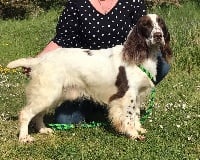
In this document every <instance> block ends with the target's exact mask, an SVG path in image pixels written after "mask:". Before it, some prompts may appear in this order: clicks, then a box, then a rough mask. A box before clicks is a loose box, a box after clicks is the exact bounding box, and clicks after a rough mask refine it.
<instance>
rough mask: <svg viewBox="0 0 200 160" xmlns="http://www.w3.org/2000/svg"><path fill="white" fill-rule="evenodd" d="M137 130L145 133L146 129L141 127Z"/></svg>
mask: <svg viewBox="0 0 200 160" xmlns="http://www.w3.org/2000/svg"><path fill="white" fill-rule="evenodd" d="M138 132H140V133H141V134H145V133H147V130H146V129H144V128H142V127H141V128H140V129H139V130H138Z"/></svg>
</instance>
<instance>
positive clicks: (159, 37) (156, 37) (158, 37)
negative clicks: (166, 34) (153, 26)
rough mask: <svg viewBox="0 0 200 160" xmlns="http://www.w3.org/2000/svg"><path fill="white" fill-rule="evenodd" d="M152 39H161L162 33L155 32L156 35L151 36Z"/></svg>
mask: <svg viewBox="0 0 200 160" xmlns="http://www.w3.org/2000/svg"><path fill="white" fill-rule="evenodd" d="M153 38H155V39H158V40H159V39H161V38H162V33H161V32H156V33H154V34H153Z"/></svg>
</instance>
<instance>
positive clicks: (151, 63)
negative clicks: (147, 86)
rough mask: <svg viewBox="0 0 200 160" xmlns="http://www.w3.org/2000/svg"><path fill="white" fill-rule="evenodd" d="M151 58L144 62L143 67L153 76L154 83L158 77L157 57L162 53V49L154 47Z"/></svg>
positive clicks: (151, 50)
mask: <svg viewBox="0 0 200 160" xmlns="http://www.w3.org/2000/svg"><path fill="white" fill-rule="evenodd" d="M149 52H150V54H149V57H148V58H147V59H146V60H144V62H142V64H141V65H142V66H143V67H144V68H146V69H147V70H148V71H149V72H150V73H151V74H152V75H153V76H154V81H156V75H157V61H158V60H157V59H158V58H157V57H158V54H159V52H160V47H153V48H151V49H150V51H149Z"/></svg>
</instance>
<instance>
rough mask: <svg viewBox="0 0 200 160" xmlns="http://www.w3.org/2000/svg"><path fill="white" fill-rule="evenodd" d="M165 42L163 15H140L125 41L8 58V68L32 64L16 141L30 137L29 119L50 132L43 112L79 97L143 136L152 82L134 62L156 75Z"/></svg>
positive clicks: (167, 51)
mask: <svg viewBox="0 0 200 160" xmlns="http://www.w3.org/2000/svg"><path fill="white" fill-rule="evenodd" d="M169 42H170V34H169V32H168V30H167V27H166V25H165V22H164V21H163V19H162V18H160V17H159V16H157V15H155V14H148V15H146V16H143V17H141V18H140V19H139V21H138V22H137V24H136V26H134V28H133V29H132V30H131V32H130V33H129V35H128V37H127V40H126V42H125V43H124V45H118V46H115V47H113V48H109V49H100V50H89V49H80V48H60V49H56V50H54V51H52V52H49V53H47V54H46V55H44V56H42V57H37V58H22V59H18V60H15V61H13V62H10V63H9V64H8V66H7V67H8V68H16V67H20V66H23V67H30V68H31V69H32V71H31V80H30V83H29V84H28V86H27V88H26V98H27V104H26V106H25V107H24V108H23V109H22V111H21V112H20V115H19V121H20V133H19V141H21V142H31V141H33V138H32V137H31V136H30V135H29V134H28V125H29V123H30V121H31V120H32V119H33V120H34V121H35V122H36V128H37V129H38V131H39V132H40V133H49V132H52V130H51V129H50V128H46V126H45V124H44V122H43V116H44V114H45V111H46V110H48V109H49V108H51V107H55V106H58V105H59V104H60V103H62V102H63V101H65V100H74V99H77V98H91V99H92V100H93V101H95V102H98V103H101V104H106V106H107V108H108V111H109V115H108V118H109V120H110V121H111V123H112V125H113V127H114V128H115V129H116V131H118V132H120V133H123V134H125V135H127V136H129V137H131V138H133V139H135V138H139V139H143V138H144V136H142V135H141V134H143V133H145V132H146V130H145V129H143V128H142V127H141V124H140V105H141V102H142V99H141V97H143V96H142V95H144V94H146V93H147V91H150V90H151V88H152V87H154V84H153V83H152V81H151V80H150V79H149V78H148V76H147V75H146V74H145V73H144V72H143V71H141V69H140V68H139V67H138V65H143V66H144V67H145V68H146V69H147V70H148V71H149V72H150V73H151V74H152V75H153V76H154V80H156V79H155V77H156V74H157V68H156V66H157V55H158V53H159V52H160V51H161V53H162V54H163V57H164V58H165V59H166V60H167V61H169V59H170V58H171V56H172V52H171V49H170V45H169ZM140 133H141V134H140Z"/></svg>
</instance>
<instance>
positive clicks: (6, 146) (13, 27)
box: [0, 1, 200, 160]
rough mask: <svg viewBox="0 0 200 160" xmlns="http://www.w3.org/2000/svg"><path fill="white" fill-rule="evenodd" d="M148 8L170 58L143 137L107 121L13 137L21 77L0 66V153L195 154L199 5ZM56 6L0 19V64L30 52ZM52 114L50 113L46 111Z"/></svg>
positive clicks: (38, 45)
mask: <svg viewBox="0 0 200 160" xmlns="http://www.w3.org/2000/svg"><path fill="white" fill-rule="evenodd" d="M151 12H155V13H158V14H160V15H162V17H164V18H165V20H166V22H167V25H168V27H169V30H170V33H171V37H172V48H173V51H174V60H173V62H172V68H171V71H170V73H169V74H168V76H167V77H166V78H165V80H164V81H162V82H161V83H160V84H159V85H158V86H157V93H156V108H155V109H154V112H153V114H152V116H151V117H150V118H149V119H148V120H147V121H146V122H145V124H144V125H145V128H146V129H147V130H148V133H147V135H146V141H144V142H137V141H132V140H129V139H127V138H126V137H124V136H121V135H118V134H117V133H115V132H113V131H112V130H111V129H110V128H109V127H99V128H93V129H90V128H76V129H72V130H69V131H56V132H55V133H54V134H53V135H39V134H35V132H34V130H33V132H32V133H31V134H32V135H33V136H34V137H35V138H36V142H34V143H32V144H26V145H22V144H20V143H18V137H17V136H18V117H17V115H18V112H19V111H20V109H21V107H22V106H23V105H24V104H25V97H24V86H25V85H26V83H27V81H28V80H27V78H26V77H25V76H24V75H23V74H21V73H20V72H19V71H17V72H16V73H7V74H3V73H2V72H0V91H1V92H0V144H1V145H0V153H1V158H0V159H2V160H3V159H6V160H7V159H20V160H21V159H22V160H25V159H29V160H31V159H34V160H35V159H38V160H39V159H42V160H44V159H45V160H46V159H47V160H48V159H69V160H70V159H75V160H76V159H87V160H90V159H92V160H94V159H102V160H103V159H110V160H111V159H123V160H126V159H127V160H128V159H135V160H137V159H139V160H143V159H145V160H146V159H150V160H151V159H155V160H171V159H173V160H183V159H185V160H190V159H191V160H193V159H194V160H198V159H200V135H199V132H200V111H199V106H200V73H199V66H200V54H199V53H200V10H199V5H198V4H197V3H195V2H192V1H190V2H188V3H185V4H183V5H182V7H180V8H176V7H175V6H167V7H165V8H158V7H157V8H154V9H152V11H151ZM58 15H59V11H55V10H51V11H49V12H47V13H43V14H42V15H40V16H39V17H37V18H29V19H26V20H22V21H16V20H7V21H2V20H0V33H1V34H0V65H1V66H5V65H6V64H7V63H8V62H9V61H11V60H14V59H17V58H20V57H25V56H34V55H36V53H37V52H40V51H41V50H42V49H43V47H44V46H45V45H46V43H48V41H49V40H50V39H51V38H52V37H53V35H54V32H55V29H54V28H55V26H56V22H57V18H58ZM49 116H50V117H51V116H52V115H51V114H50V115H49Z"/></svg>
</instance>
